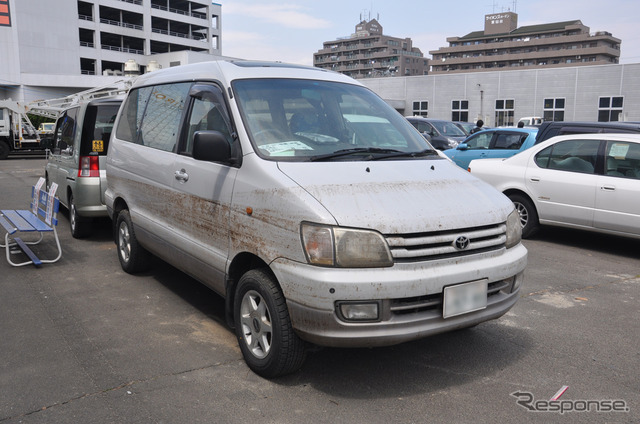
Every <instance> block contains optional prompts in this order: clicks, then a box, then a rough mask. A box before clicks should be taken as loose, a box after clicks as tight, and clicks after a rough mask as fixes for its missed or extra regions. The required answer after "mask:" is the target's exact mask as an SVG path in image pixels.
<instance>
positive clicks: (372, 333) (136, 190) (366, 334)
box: [105, 61, 527, 377]
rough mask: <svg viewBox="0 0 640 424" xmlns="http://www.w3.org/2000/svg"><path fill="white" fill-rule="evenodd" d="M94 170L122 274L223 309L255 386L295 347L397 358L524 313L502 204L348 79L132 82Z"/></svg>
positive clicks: (507, 207)
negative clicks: (178, 286)
mask: <svg viewBox="0 0 640 424" xmlns="http://www.w3.org/2000/svg"><path fill="white" fill-rule="evenodd" d="M107 158H108V159H107V175H108V178H107V186H108V187H107V191H106V193H105V199H106V204H107V208H108V211H109V215H110V216H111V217H112V221H113V223H114V234H115V236H116V237H115V239H116V243H117V249H116V250H117V252H118V258H119V260H120V264H121V265H122V269H123V270H124V271H125V272H129V273H134V272H137V271H140V270H142V269H145V268H147V267H148V266H149V262H148V259H149V255H150V254H154V255H156V256H158V257H160V258H161V259H163V260H165V261H167V262H169V263H171V264H172V265H174V266H175V267H177V268H179V269H180V270H182V271H184V272H186V273H187V274H189V275H191V276H193V277H194V278H196V279H197V280H199V281H201V282H202V283H204V284H205V285H207V286H208V287H210V288H212V289H213V290H215V291H216V292H217V293H219V294H220V295H221V296H223V297H224V298H225V300H226V303H225V304H226V317H227V321H228V323H229V325H230V326H232V327H234V328H235V332H236V335H237V338H238V342H239V345H240V349H241V351H242V354H243V356H244V358H245V361H246V363H247V364H248V366H249V367H250V368H251V369H252V370H253V371H255V372H256V373H258V374H260V375H262V376H265V377H275V376H278V375H283V374H286V373H289V372H292V371H294V370H296V369H298V368H299V367H300V366H301V364H302V361H303V359H304V354H305V343H306V342H310V343H314V344H317V345H324V346H344V347H349V346H351V347H356V346H360V347H365V346H366V347H372V346H382V345H392V344H397V343H401V342H405V341H409V340H415V339H418V338H421V337H426V336H428V335H432V334H436V333H441V332H444V331H450V330H455V329H459V328H464V327H469V326H472V325H475V324H478V323H480V322H483V321H486V320H489V319H494V318H497V317H499V316H501V315H503V314H504V313H506V312H507V311H508V310H509V309H510V308H511V307H512V306H513V305H514V304H515V302H516V300H517V299H518V297H519V290H520V284H521V281H522V275H523V270H524V267H525V265H526V259H527V253H526V249H525V248H524V247H523V246H522V243H520V232H521V228H520V225H519V221H518V214H517V212H516V211H515V208H514V206H513V204H512V203H511V202H510V201H509V200H508V199H507V198H506V197H505V196H503V195H502V194H500V193H499V192H497V191H496V190H495V189H494V188H493V187H490V186H489V185H488V184H485V183H483V182H482V181H480V180H478V179H477V178H475V177H473V176H472V175H471V174H469V173H468V172H464V171H462V170H461V169H459V168H458V167H457V166H455V165H454V164H452V163H451V162H450V161H449V160H447V159H443V158H442V157H440V156H439V154H438V153H437V152H436V151H435V150H434V149H433V148H431V147H430V146H429V144H428V143H427V142H426V140H425V139H424V138H423V137H421V136H420V134H419V133H418V132H417V131H416V130H415V129H414V128H413V127H412V126H411V125H410V124H409V123H408V122H407V120H406V119H404V118H403V117H402V116H400V115H398V113H397V112H396V111H395V110H394V109H393V108H392V107H390V106H389V105H388V104H387V103H385V102H384V101H383V100H382V99H381V98H380V97H378V96H377V95H376V94H374V93H373V92H372V91H371V90H369V89H367V88H366V87H364V86H363V85H362V84H360V83H359V82H358V81H355V80H353V79H351V78H349V77H347V76H345V75H342V74H339V73H332V72H325V71H323V70H320V69H317V68H312V67H303V66H298V65H286V64H282V63H264V62H250V61H230V62H227V61H217V62H205V63H197V64H192V65H185V66H180V67H172V68H167V69H163V70H159V71H154V72H151V73H148V74H145V75H142V76H140V77H138V78H137V79H136V80H135V82H134V84H133V86H132V88H131V89H130V91H129V93H128V96H127V99H126V100H125V102H124V103H123V105H122V108H121V109H120V112H119V113H118V118H117V121H116V124H115V131H114V133H113V137H112V139H111V143H110V145H109V152H108V155H107Z"/></svg>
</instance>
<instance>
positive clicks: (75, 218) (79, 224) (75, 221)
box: [69, 194, 91, 239]
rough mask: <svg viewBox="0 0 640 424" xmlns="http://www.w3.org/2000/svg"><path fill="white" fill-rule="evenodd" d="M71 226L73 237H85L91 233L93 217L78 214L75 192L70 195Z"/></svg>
mask: <svg viewBox="0 0 640 424" xmlns="http://www.w3.org/2000/svg"><path fill="white" fill-rule="evenodd" d="M69 228H70V230H71V235H72V236H73V238H77V239H80V238H84V237H87V236H88V235H89V234H90V233H91V219H89V218H83V217H81V216H80V215H78V211H77V209H76V204H75V202H74V199H73V194H70V195H69Z"/></svg>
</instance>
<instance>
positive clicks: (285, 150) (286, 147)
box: [260, 141, 313, 156]
mask: <svg viewBox="0 0 640 424" xmlns="http://www.w3.org/2000/svg"><path fill="white" fill-rule="evenodd" d="M260 149H261V150H264V151H266V152H267V153H269V154H270V155H271V156H293V155H294V153H295V151H296V150H313V148H312V147H309V146H307V145H306V144H304V143H303V142H301V141H285V142H282V143H271V144H263V145H262V146H260Z"/></svg>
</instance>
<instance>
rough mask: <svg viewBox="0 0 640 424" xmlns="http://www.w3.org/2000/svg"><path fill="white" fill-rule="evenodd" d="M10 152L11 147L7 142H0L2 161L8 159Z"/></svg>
mask: <svg viewBox="0 0 640 424" xmlns="http://www.w3.org/2000/svg"><path fill="white" fill-rule="evenodd" d="M10 151H11V149H10V148H9V145H8V144H7V143H6V142H5V141H2V140H0V160H2V159H6V158H8V157H9V152H10Z"/></svg>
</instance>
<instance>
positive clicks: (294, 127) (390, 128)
mask: <svg viewBox="0 0 640 424" xmlns="http://www.w3.org/2000/svg"><path fill="white" fill-rule="evenodd" d="M233 89H234V93H235V95H236V100H237V102H238V105H239V108H240V111H241V113H242V115H243V118H244V122H245V125H246V130H247V132H248V133H249V136H250V138H251V142H252V143H253V147H254V150H255V151H256V152H257V153H258V155H260V156H261V157H263V158H265V159H271V160H288V161H312V160H325V161H326V160H341V161H345V160H376V159H378V160H384V159H391V158H394V159H396V158H401V159H412V158H417V157H424V156H431V157H434V158H436V157H438V156H436V155H437V154H435V152H434V150H433V149H432V148H431V146H430V145H429V144H428V143H427V142H426V141H425V140H424V138H423V137H422V136H421V135H420V134H419V133H418V132H417V131H416V130H415V129H414V128H413V126H412V125H411V124H410V123H409V122H408V121H407V120H406V119H405V118H403V117H402V115H400V114H399V113H398V112H396V111H395V110H394V109H393V108H392V107H391V106H389V105H387V104H386V103H385V102H384V101H383V100H382V99H380V98H379V97H378V96H376V95H375V94H374V93H373V92H371V91H370V90H369V89H367V88H365V87H362V86H357V85H351V84H344V83H336V82H329V81H317V80H297V79H253V80H238V81H235V82H234V84H233Z"/></svg>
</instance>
